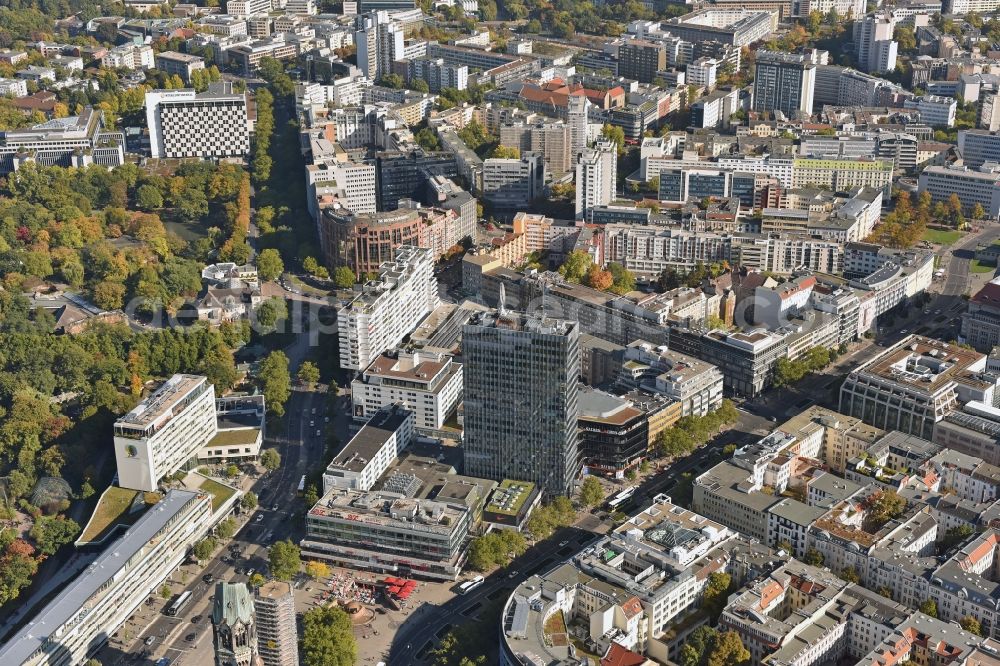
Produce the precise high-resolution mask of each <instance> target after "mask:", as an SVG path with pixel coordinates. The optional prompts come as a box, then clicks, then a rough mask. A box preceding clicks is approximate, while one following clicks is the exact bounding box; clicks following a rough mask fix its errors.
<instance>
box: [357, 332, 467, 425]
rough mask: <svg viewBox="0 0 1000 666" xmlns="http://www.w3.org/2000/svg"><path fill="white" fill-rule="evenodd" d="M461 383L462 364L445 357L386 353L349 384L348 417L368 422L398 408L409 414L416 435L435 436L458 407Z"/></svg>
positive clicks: (418, 352)
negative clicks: (390, 409) (420, 433)
mask: <svg viewBox="0 0 1000 666" xmlns="http://www.w3.org/2000/svg"><path fill="white" fill-rule="evenodd" d="M462 382H463V377H462V364H461V363H456V362H455V361H454V360H453V359H452V357H451V356H449V355H447V354H438V353H434V352H427V351H404V350H399V351H395V352H392V351H390V352H386V353H384V354H381V355H380V356H378V358H376V359H375V360H374V361H372V363H371V365H369V366H368V367H367V368H366V369H365V370H364V372H362V373H361V374H360V375H359V376H358V377H357V378H356V379H355V380H354V381H353V382H351V403H352V413H353V416H354V419H355V420H368V419H370V418H372V417H373V416H374V415H375V414H376V413H378V411H379V410H381V409H384V408H386V407H388V406H390V405H394V404H401V405H403V406H404V407H406V408H407V409H408V410H410V411H412V412H413V414H414V417H415V423H414V427H415V428H416V429H417V430H418V431H420V432H435V431H437V430H440V429H441V428H442V427H444V424H445V421H447V420H448V418H450V417H451V416H452V414H453V413H454V412H455V409H456V408H457V407H458V403H459V402H460V401H461V398H462Z"/></svg>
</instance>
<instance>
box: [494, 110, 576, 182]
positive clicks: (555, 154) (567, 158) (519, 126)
mask: <svg viewBox="0 0 1000 666" xmlns="http://www.w3.org/2000/svg"><path fill="white" fill-rule="evenodd" d="M500 143H501V145H504V146H510V147H512V148H517V149H519V150H520V151H521V154H524V153H528V152H532V153H538V154H539V155H541V156H542V158H543V159H544V160H545V168H546V170H547V171H548V172H549V173H550V174H552V177H553V178H561V177H562V176H564V175H565V174H566V173H568V172H569V171H571V170H572V169H573V168H574V165H575V160H574V157H573V155H574V153H573V150H572V148H573V146H572V128H571V127H570V125H568V124H565V123H563V122H541V123H534V124H526V123H510V124H505V125H503V126H501V127H500Z"/></svg>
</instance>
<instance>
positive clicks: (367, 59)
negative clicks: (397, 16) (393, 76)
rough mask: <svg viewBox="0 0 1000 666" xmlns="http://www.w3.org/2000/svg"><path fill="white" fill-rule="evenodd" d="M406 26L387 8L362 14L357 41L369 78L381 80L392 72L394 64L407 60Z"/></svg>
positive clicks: (358, 23) (359, 60)
mask: <svg viewBox="0 0 1000 666" xmlns="http://www.w3.org/2000/svg"><path fill="white" fill-rule="evenodd" d="M403 42H404V36H403V26H402V25H400V24H399V23H397V22H395V21H393V20H392V19H391V18H390V17H389V13H388V12H385V11H379V12H371V13H370V14H366V15H364V16H359V17H358V20H357V31H356V32H355V33H354V43H355V45H357V47H358V56H357V57H358V67H359V68H360V69H361V71H362V72H364V75H365V76H367V77H368V78H369V79H372V80H373V81H374V80H378V79H380V78H382V77H383V76H385V75H386V74H388V73H390V72H391V71H392V63H393V62H395V61H396V60H402V59H403Z"/></svg>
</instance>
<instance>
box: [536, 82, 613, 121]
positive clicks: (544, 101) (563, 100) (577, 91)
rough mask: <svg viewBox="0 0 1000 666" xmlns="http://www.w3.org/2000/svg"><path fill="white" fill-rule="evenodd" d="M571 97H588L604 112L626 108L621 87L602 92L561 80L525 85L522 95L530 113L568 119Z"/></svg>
mask: <svg viewBox="0 0 1000 666" xmlns="http://www.w3.org/2000/svg"><path fill="white" fill-rule="evenodd" d="M570 96H573V97H586V98H587V99H588V100H590V103H591V104H593V105H595V106H597V107H598V108H599V109H603V110H607V109H612V108H619V107H623V106H625V90H624V89H622V87H621V86H615V87H614V88H611V89H610V90H605V91H600V90H593V89H590V88H584V87H583V86H582V85H581V84H579V83H573V84H567V83H566V82H565V81H563V80H562V79H559V78H555V79H552V80H550V81H546V82H545V83H543V84H537V83H525V84H524V86H522V87H521V93H520V97H521V101H522V102H524V104H525V106H527V107H528V110H529V111H534V112H535V113H544V114H546V115H549V116H556V117H558V118H565V117H566V113H567V107H568V106H569V98H570Z"/></svg>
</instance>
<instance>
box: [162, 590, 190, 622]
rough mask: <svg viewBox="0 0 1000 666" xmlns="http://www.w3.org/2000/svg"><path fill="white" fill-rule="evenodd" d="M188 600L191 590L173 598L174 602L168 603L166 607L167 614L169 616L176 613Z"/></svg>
mask: <svg viewBox="0 0 1000 666" xmlns="http://www.w3.org/2000/svg"><path fill="white" fill-rule="evenodd" d="M190 600H191V590H188V591H187V592H184V593H183V594H181V596H179V597H177V598H176V599H175V600H174V603H172V604H170V607H169V608H167V615H169V616H171V617H174V616H176V615H177V614H178V613H180V612H181V610H182V609H183V608H184V606H186V605H187V602H188V601H190Z"/></svg>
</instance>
